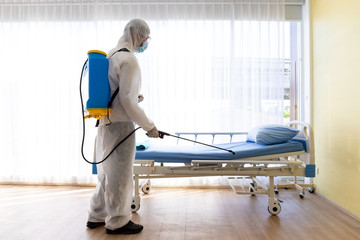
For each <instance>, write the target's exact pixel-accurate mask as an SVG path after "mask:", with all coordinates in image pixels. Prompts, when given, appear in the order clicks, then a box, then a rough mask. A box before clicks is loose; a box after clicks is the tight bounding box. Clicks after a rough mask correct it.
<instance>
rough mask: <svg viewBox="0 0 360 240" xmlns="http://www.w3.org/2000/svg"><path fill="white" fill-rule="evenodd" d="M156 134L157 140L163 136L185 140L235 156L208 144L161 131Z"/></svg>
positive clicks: (230, 151)
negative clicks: (157, 135)
mask: <svg viewBox="0 0 360 240" xmlns="http://www.w3.org/2000/svg"><path fill="white" fill-rule="evenodd" d="M158 132H159V138H161V139H163V138H164V136H170V137H174V138H178V139H182V140H185V141H189V142H193V143H198V144H201V145H205V146H208V147H212V148H216V149H220V150H223V151H227V152H229V153H232V155H235V152H233V151H232V150H229V149H225V148H221V147H217V146H214V145H210V144H206V143H202V142H198V141H194V140H191V139H187V138H183V137H180V136H175V135H171V134H170V133H167V132H163V131H158ZM146 135H148V134H146Z"/></svg>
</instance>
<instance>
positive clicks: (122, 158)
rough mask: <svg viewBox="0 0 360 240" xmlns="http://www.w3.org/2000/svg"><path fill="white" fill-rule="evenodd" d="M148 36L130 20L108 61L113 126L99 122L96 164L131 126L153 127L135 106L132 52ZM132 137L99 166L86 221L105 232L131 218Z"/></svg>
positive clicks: (136, 77) (137, 70)
mask: <svg viewBox="0 0 360 240" xmlns="http://www.w3.org/2000/svg"><path fill="white" fill-rule="evenodd" d="M149 34H150V29H149V27H148V25H147V24H146V22H145V21H143V20H140V19H134V20H131V21H130V22H129V23H128V24H127V25H126V27H125V30H124V33H123V36H122V37H121V38H120V40H119V42H118V44H117V46H116V47H115V48H114V49H112V50H111V51H110V52H109V54H108V57H110V56H111V55H112V54H113V53H114V52H116V51H118V50H119V49H122V48H127V49H128V50H129V51H130V52H124V51H121V52H118V53H116V54H115V55H113V56H112V57H111V58H110V59H109V81H110V87H111V93H113V92H114V91H115V90H116V88H117V87H118V86H119V93H118V95H117V96H116V98H115V99H114V101H113V107H112V111H111V114H110V120H111V122H112V124H110V125H108V126H106V125H105V124H106V123H108V122H107V121H108V120H107V119H106V118H102V119H101V121H100V125H99V128H98V135H97V138H96V149H95V151H96V154H95V157H96V161H101V160H102V159H104V157H105V156H107V154H109V152H110V151H111V150H112V149H113V148H114V146H115V145H116V144H117V143H118V142H120V141H121V140H122V139H123V138H124V137H125V136H127V135H128V134H129V133H130V132H131V131H133V130H134V122H135V123H136V124H137V125H139V126H140V127H142V128H143V129H144V130H145V131H149V130H151V129H153V128H154V127H155V125H154V123H153V122H152V121H151V120H150V119H149V118H148V117H147V116H146V115H145V113H144V111H143V109H142V108H140V107H139V105H138V96H139V91H140V87H141V72H140V68H139V64H138V62H137V59H136V57H135V56H134V51H135V50H136V49H137V47H138V46H139V45H140V43H141V42H143V41H144V40H145V39H146V38H147V37H148V36H149ZM135 145H136V144H135V134H133V135H132V136H131V137H129V138H128V139H127V140H126V141H125V142H123V143H122V144H121V145H120V146H119V147H118V148H117V149H116V150H115V151H114V152H113V153H112V154H111V155H110V156H109V158H108V159H107V160H106V161H104V162H103V163H102V164H99V165H100V166H99V165H98V179H99V182H98V185H97V186H96V189H95V191H94V193H93V196H92V199H91V202H90V211H89V218H88V221H90V222H104V221H105V223H106V226H105V227H106V228H107V229H110V230H115V229H117V228H120V227H122V226H124V225H126V224H127V223H128V222H129V220H130V218H131V203H132V193H133V162H134V159H135V148H136V146H135Z"/></svg>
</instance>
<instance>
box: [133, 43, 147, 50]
mask: <svg viewBox="0 0 360 240" xmlns="http://www.w3.org/2000/svg"><path fill="white" fill-rule="evenodd" d="M147 47H148V43H147V42H143V44H142V46H141V47H140V46H138V48H137V49H136V52H138V53H142V52H143V51H145V50H146V49H147Z"/></svg>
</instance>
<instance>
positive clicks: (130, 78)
mask: <svg viewBox="0 0 360 240" xmlns="http://www.w3.org/2000/svg"><path fill="white" fill-rule="evenodd" d="M119 76H120V80H119V81H120V82H119V98H120V102H121V104H122V106H123V107H124V109H125V111H126V113H127V114H128V116H129V117H130V119H131V120H133V121H134V122H135V123H136V124H137V125H139V126H140V127H141V128H142V129H144V130H145V131H149V130H151V129H153V128H154V127H155V124H154V123H153V122H152V121H151V120H150V119H149V118H148V117H147V116H146V114H145V112H144V110H143V109H142V108H141V107H140V106H139V104H138V95H139V90H140V83H141V74H140V68H139V65H138V63H137V61H136V60H132V61H128V62H126V63H124V64H123V65H122V66H121V71H120V75H119Z"/></svg>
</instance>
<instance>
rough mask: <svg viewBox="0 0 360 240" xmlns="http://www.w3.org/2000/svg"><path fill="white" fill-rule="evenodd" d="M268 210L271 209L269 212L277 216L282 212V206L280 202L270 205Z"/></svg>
mask: <svg viewBox="0 0 360 240" xmlns="http://www.w3.org/2000/svg"><path fill="white" fill-rule="evenodd" d="M268 211H269V213H270V214H271V215H273V216H276V215H278V214H279V213H280V211H281V206H280V204H278V203H277V204H274V205H273V206H271V207H270V206H269V207H268Z"/></svg>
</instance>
